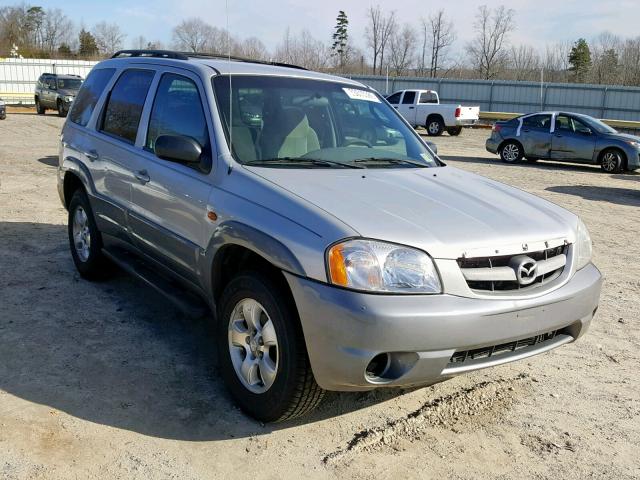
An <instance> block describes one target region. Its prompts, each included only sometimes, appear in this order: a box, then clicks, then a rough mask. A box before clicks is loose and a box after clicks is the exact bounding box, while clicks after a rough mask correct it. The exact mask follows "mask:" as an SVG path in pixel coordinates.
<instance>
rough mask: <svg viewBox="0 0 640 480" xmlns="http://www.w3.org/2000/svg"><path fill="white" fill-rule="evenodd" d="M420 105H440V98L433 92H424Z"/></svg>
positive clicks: (421, 95)
mask: <svg viewBox="0 0 640 480" xmlns="http://www.w3.org/2000/svg"><path fill="white" fill-rule="evenodd" d="M420 103H438V97H437V96H436V94H435V93H433V92H422V93H421V94H420Z"/></svg>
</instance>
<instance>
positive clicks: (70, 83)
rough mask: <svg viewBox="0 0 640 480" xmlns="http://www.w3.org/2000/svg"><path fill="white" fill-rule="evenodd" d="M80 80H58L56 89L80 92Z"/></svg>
mask: <svg viewBox="0 0 640 480" xmlns="http://www.w3.org/2000/svg"><path fill="white" fill-rule="evenodd" d="M80 85H82V80H80V79H79V78H59V79H58V88H59V89H64V90H80Z"/></svg>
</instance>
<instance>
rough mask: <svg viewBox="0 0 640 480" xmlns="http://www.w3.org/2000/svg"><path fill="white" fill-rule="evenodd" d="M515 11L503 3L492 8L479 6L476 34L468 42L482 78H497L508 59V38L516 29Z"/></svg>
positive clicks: (475, 26) (472, 58)
mask: <svg viewBox="0 0 640 480" xmlns="http://www.w3.org/2000/svg"><path fill="white" fill-rule="evenodd" d="M513 15H514V12H513V10H512V9H507V8H506V7H505V6H504V5H501V6H499V7H497V8H495V9H493V10H492V9H490V8H489V7H487V6H486V5H482V6H481V7H479V8H478V13H477V15H476V21H475V23H474V29H475V31H476V36H475V38H474V40H473V41H472V42H470V43H468V44H467V53H468V55H469V57H470V59H471V62H472V64H473V66H474V68H476V69H477V70H478V71H479V72H480V75H481V76H482V78H484V79H485V80H489V79H491V78H495V77H496V75H498V73H499V72H500V70H502V69H503V68H504V66H505V64H506V63H507V61H508V52H507V48H506V47H507V40H508V36H509V34H510V33H511V32H512V31H513V30H514V29H515V24H514V22H513Z"/></svg>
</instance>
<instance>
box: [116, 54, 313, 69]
mask: <svg viewBox="0 0 640 480" xmlns="http://www.w3.org/2000/svg"><path fill="white" fill-rule="evenodd" d="M127 57H154V58H172V59H174V60H189V58H215V59H219V60H227V59H230V60H232V61H234V62H246V63H259V64H261V65H273V66H275V67H287V68H297V69H298V70H306V68H304V67H301V66H299V65H292V64H290V63H283V62H273V61H271V60H254V59H251V58H245V57H237V56H234V55H231V56H229V55H223V54H221V53H201V52H175V51H173V50H119V51H117V52H116V53H114V54H113V55H112V56H111V58H127Z"/></svg>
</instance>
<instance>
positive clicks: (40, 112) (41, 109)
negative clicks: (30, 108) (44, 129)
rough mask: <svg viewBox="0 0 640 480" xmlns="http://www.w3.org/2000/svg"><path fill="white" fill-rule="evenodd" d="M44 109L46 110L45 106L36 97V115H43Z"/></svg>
mask: <svg viewBox="0 0 640 480" xmlns="http://www.w3.org/2000/svg"><path fill="white" fill-rule="evenodd" d="M45 111H46V110H45V108H44V107H43V106H42V104H41V103H40V99H39V98H36V112H37V114H38V115H44V112H45Z"/></svg>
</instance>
